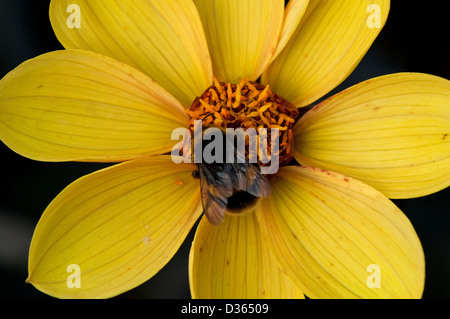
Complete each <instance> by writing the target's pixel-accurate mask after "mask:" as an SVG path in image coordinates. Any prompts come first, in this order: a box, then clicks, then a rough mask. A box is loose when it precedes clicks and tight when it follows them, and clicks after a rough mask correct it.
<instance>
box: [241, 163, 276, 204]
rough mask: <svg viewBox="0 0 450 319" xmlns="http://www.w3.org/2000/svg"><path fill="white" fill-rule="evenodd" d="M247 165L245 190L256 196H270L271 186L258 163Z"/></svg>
mask: <svg viewBox="0 0 450 319" xmlns="http://www.w3.org/2000/svg"><path fill="white" fill-rule="evenodd" d="M242 165H246V167H245V171H246V174H245V177H246V182H245V184H246V185H245V189H244V190H245V191H246V192H247V193H249V194H252V195H253V196H256V197H264V198H265V197H269V195H270V186H269V181H268V180H267V178H266V177H265V176H264V175H262V174H261V170H260V168H259V166H258V165H254V164H250V163H246V164H242Z"/></svg>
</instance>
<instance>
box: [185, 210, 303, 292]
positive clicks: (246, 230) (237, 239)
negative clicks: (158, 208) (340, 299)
mask: <svg viewBox="0 0 450 319" xmlns="http://www.w3.org/2000/svg"><path fill="white" fill-rule="evenodd" d="M189 280H190V286H191V294H192V297H193V298H202V299H203V298H225V299H234V298H252V299H259V298H304V296H303V294H302V292H301V291H300V290H299V289H298V287H296V286H295V285H294V284H293V283H292V281H291V280H290V279H289V278H288V277H286V276H285V275H284V274H283V273H282V272H281V271H280V269H279V268H278V266H277V265H276V263H275V262H274V261H273V258H272V256H270V253H269V250H268V248H267V246H266V245H265V243H264V242H263V241H262V238H261V234H260V231H259V228H258V224H257V222H256V217H255V214H254V213H253V212H251V213H247V214H245V215H241V216H230V215H228V214H227V215H225V219H224V221H223V223H222V224H220V226H213V225H211V224H210V223H209V222H208V220H207V219H206V218H202V220H201V222H200V224H199V226H198V228H197V232H196V234H195V239H194V242H193V244H192V248H191V252H190V258H189Z"/></svg>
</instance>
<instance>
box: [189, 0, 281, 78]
mask: <svg viewBox="0 0 450 319" xmlns="http://www.w3.org/2000/svg"><path fill="white" fill-rule="evenodd" d="M195 4H196V6H197V8H198V11H199V14H200V17H201V20H202V22H203V26H204V28H205V32H206V37H207V39H208V44H209V49H210V52H211V58H212V62H213V70H214V75H215V76H216V77H217V78H218V79H219V80H220V81H226V82H232V83H239V82H240V81H241V80H242V79H243V78H245V79H247V80H250V81H255V80H256V79H257V78H258V77H259V76H260V75H261V73H262V72H263V71H264V69H265V68H266V67H267V65H268V63H269V62H270V60H271V57H272V56H273V54H274V52H275V50H276V47H277V43H278V40H279V37H280V32H281V28H282V24H283V18H284V1H282V0H264V1H263V0H195Z"/></svg>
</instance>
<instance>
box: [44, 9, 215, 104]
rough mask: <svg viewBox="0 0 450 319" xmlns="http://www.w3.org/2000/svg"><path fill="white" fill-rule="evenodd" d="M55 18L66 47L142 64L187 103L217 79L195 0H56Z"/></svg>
mask: <svg viewBox="0 0 450 319" xmlns="http://www.w3.org/2000/svg"><path fill="white" fill-rule="evenodd" d="M74 5H76V6H78V8H77V7H75V6H74ZM77 10H79V11H78V12H79V17H77V15H76V14H77ZM68 11H69V12H68ZM77 18H79V19H80V24H79V28H77V27H76V25H75V26H74V22H75V21H76V19H77ZM50 20H51V22H52V27H53V30H54V31H55V34H56V36H57V37H58V39H59V41H60V42H61V43H62V45H63V46H64V47H65V48H67V49H86V50H92V51H95V52H98V53H102V54H105V55H108V56H110V57H113V58H115V59H117V60H119V61H122V62H125V63H127V64H129V65H131V66H133V67H135V68H138V69H139V70H141V71H143V72H144V73H146V74H147V75H149V76H150V77H151V78H152V79H153V80H155V81H156V82H158V84H160V85H161V86H163V87H164V88H165V89H167V90H168V91H169V92H170V93H172V94H173V95H174V96H175V97H176V98H178V99H179V101H180V102H182V103H183V104H184V105H186V106H188V105H190V104H191V103H192V102H193V101H194V99H195V97H197V96H198V95H200V94H202V93H203V91H204V90H205V89H206V88H207V87H208V86H209V85H211V83H212V71H211V60H210V57H209V53H208V46H207V43H206V39H205V35H204V32H203V28H202V24H201V21H200V18H199V16H198V13H197V10H196V8H195V5H194V4H193V3H192V1H189V0H175V1H160V0H133V1H121V0H110V1H90V0H52V1H51V4H50ZM69 26H74V27H72V28H70V27H69Z"/></svg>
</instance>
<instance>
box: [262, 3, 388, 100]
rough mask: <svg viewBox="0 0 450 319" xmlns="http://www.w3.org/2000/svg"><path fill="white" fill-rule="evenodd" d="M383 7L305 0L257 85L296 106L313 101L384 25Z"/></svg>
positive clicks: (341, 76)
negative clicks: (286, 40) (291, 29)
mask: <svg viewBox="0 0 450 319" xmlns="http://www.w3.org/2000/svg"><path fill="white" fill-rule="evenodd" d="M389 6H390V2H389V0H361V1H334V0H311V1H310V4H309V5H308V8H307V10H306V12H305V14H304V16H303V18H302V20H301V22H300V25H299V26H298V27H297V29H296V32H295V33H294V35H293V36H292V38H291V39H290V41H289V43H288V44H287V46H286V47H285V49H284V50H283V52H281V54H280V55H279V56H278V58H277V59H276V60H275V61H274V62H273V63H272V64H271V65H270V67H269V68H268V70H267V71H266V72H265V73H264V74H263V77H262V82H263V83H265V84H270V87H271V89H272V90H273V91H274V92H277V94H279V95H280V96H283V97H284V98H285V99H288V100H289V101H291V102H292V103H294V104H295V105H297V106H299V107H300V106H305V105H308V104H310V103H312V102H314V101H316V100H317V99H319V98H320V97H322V96H324V95H325V94H326V93H328V92H329V91H331V90H332V89H333V88H335V87H336V86H338V85H339V84H340V83H341V82H342V81H343V80H345V78H347V76H348V75H349V74H350V73H351V72H352V71H353V70H354V68H355V67H356V66H357V64H358V63H359V62H360V61H361V59H362V58H363V56H364V55H365V53H366V52H367V50H368V49H369V47H370V46H371V44H372V43H373V41H374V40H375V38H376V37H377V35H378V33H379V32H380V31H381V29H382V27H383V26H384V23H385V22H386V19H387V15H388V12H389ZM377 22H379V25H377V24H376V23H377Z"/></svg>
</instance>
